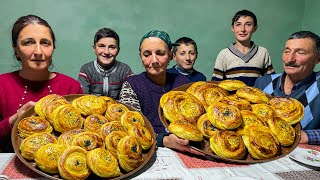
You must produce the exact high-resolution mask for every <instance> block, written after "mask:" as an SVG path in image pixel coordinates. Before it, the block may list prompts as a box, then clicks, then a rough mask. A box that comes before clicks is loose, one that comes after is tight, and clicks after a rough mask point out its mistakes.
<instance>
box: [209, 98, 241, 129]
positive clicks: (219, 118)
mask: <svg viewBox="0 0 320 180" xmlns="http://www.w3.org/2000/svg"><path fill="white" fill-rule="evenodd" d="M207 116H208V118H209V120H210V122H211V124H212V125H214V126H215V127H217V128H219V129H225V130H233V129H236V128H238V127H239V126H240V125H241V124H242V117H241V113H240V110H239V109H238V108H236V107H234V106H231V105H227V104H224V103H221V102H217V103H214V104H211V105H210V106H209V107H208V110H207Z"/></svg>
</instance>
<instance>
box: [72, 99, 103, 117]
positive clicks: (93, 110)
mask: <svg viewBox="0 0 320 180" xmlns="http://www.w3.org/2000/svg"><path fill="white" fill-rule="evenodd" d="M72 105H73V106H75V107H77V108H79V109H80V110H81V114H83V115H85V116H89V115H91V114H103V113H104V112H105V111H106V109H107V103H106V101H105V100H104V98H101V97H99V96H95V95H85V96H81V97H78V98H76V99H74V100H73V101H72Z"/></svg>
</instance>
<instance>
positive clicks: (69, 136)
mask: <svg viewBox="0 0 320 180" xmlns="http://www.w3.org/2000/svg"><path fill="white" fill-rule="evenodd" d="M82 132H84V130H83V129H72V130H69V131H66V132H64V133H62V134H61V135H60V136H59V138H58V144H60V145H62V146H64V147H65V148H68V147H70V146H72V141H73V139H74V137H75V135H77V134H79V133H82Z"/></svg>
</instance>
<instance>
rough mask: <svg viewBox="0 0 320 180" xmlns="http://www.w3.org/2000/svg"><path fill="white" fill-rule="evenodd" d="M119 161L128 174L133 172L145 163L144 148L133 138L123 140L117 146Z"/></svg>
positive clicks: (128, 137) (127, 137)
mask: <svg viewBox="0 0 320 180" xmlns="http://www.w3.org/2000/svg"><path fill="white" fill-rule="evenodd" d="M117 154H118V161H119V164H120V166H121V167H122V169H123V170H125V171H126V172H129V171H132V170H134V169H135V168H137V167H138V166H140V164H141V163H142V162H143V156H142V148H141V145H140V143H139V141H138V140H137V139H136V138H135V137H133V136H126V137H124V138H122V139H121V140H120V141H119V143H118V146H117Z"/></svg>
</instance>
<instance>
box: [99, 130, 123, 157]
mask: <svg viewBox="0 0 320 180" xmlns="http://www.w3.org/2000/svg"><path fill="white" fill-rule="evenodd" d="M126 136H128V133H127V132H125V131H113V132H111V133H109V134H108V135H107V137H106V138H105V141H104V142H105V145H106V149H107V150H108V151H109V152H110V153H111V154H112V155H114V156H115V157H118V155H117V146H118V143H119V141H120V140H121V139H122V138H124V137H126Z"/></svg>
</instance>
